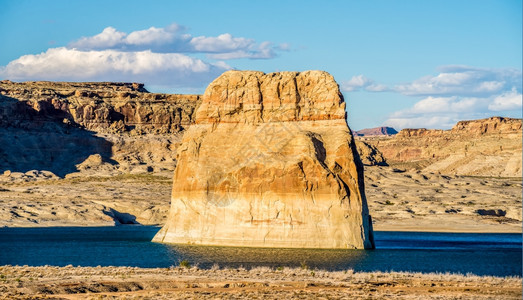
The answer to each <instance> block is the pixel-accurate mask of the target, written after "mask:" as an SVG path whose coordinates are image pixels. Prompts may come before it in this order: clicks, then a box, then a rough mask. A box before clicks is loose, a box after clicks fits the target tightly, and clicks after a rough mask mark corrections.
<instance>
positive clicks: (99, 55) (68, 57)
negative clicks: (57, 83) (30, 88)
mask: <svg viewBox="0 0 523 300" xmlns="http://www.w3.org/2000/svg"><path fill="white" fill-rule="evenodd" d="M227 67H228V66H227V65H226V64H224V63H219V64H209V63H206V62H204V61H202V60H200V59H195V58H192V57H189V56H187V55H184V54H179V53H153V52H151V51H138V52H123V51H116V50H102V51H80V50H76V49H67V48H65V47H61V48H51V49H48V50H47V51H46V52H44V53H41V54H36V55H24V56H22V57H20V58H18V59H16V60H13V61H11V62H10V63H9V64H8V65H7V66H5V67H3V68H2V69H0V77H3V78H9V79H12V80H42V79H45V80H66V81H87V80H93V81H135V82H136V81H138V82H144V81H145V82H146V83H148V84H153V85H164V86H170V87H195V86H196V87H201V86H203V85H205V84H207V83H208V82H210V81H211V80H212V79H213V78H215V77H216V76H218V75H219V74H221V73H222V72H223V71H225V70H226V69H228V68H227ZM229 68H230V67H229ZM144 79H145V80H144Z"/></svg>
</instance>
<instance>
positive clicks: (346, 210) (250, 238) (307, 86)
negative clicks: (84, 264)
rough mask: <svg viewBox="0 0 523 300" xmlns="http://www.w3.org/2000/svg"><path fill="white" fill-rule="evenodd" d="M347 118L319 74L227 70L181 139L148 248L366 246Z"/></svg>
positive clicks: (328, 79)
mask: <svg viewBox="0 0 523 300" xmlns="http://www.w3.org/2000/svg"><path fill="white" fill-rule="evenodd" d="M345 114H346V113H345V102H344V100H343V96H342V95H341V93H340V91H339V88H338V84H337V83H336V82H335V81H334V78H333V77H332V76H331V75H330V74H328V73H326V72H321V71H307V72H279V73H270V74H264V73H262V72H254V71H228V72H225V73H224V74H222V75H221V76H220V77H218V78H217V79H216V80H214V81H213V82H212V83H211V84H210V85H209V87H208V88H207V89H206V91H205V94H204V95H203V99H202V103H201V105H200V106H199V108H198V109H197V110H196V117H195V124H194V125H191V126H190V127H189V128H188V129H187V131H186V132H185V134H184V136H183V140H182V142H181V146H180V147H179V148H178V156H177V159H178V163H177V166H176V170H175V173H174V180H173V190H172V203H171V210H170V213H169V217H168V220H167V222H166V224H165V225H164V227H163V228H162V229H161V230H160V232H159V233H158V234H157V235H156V236H155V238H154V241H156V242H166V243H180V244H199V245H223V246H248V247H284V248H349V249H363V248H374V240H373V233H372V221H371V219H370V215H369V211H368V207H367V200H366V198H365V189H364V185H363V165H362V163H361V161H360V158H359V156H358V152H357V150H356V145H355V141H354V139H353V138H352V136H351V134H350V129H349V128H348V126H347V123H346V120H345Z"/></svg>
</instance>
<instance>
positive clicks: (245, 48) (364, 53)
mask: <svg viewBox="0 0 523 300" xmlns="http://www.w3.org/2000/svg"><path fill="white" fill-rule="evenodd" d="M0 2H1V3H0V4H1V5H2V10H1V11H0V39H1V40H2V47H1V50H0V79H11V80H14V81H25V80H65V81H98V80H99V81H139V82H144V83H145V84H146V87H147V88H148V89H149V90H150V91H154V92H173V93H202V92H203V91H204V89H205V87H206V86H207V84H208V83H209V82H210V81H212V79H213V78H215V77H216V76H218V75H219V74H220V73H221V72H223V71H225V70H227V69H230V68H235V69H240V70H260V71H264V72H274V71H303V70H310V69H319V70H325V71H328V72H329V73H331V74H332V75H333V76H334V78H335V79H336V80H337V81H338V83H339V84H340V87H341V89H342V92H343V94H344V95H345V99H346V101H347V103H348V105H347V111H348V121H349V125H350V126H351V128H353V129H356V130H357V129H362V128H368V127H376V126H382V125H389V126H393V127H395V128H396V129H401V128H406V127H427V128H450V127H451V126H452V125H453V124H454V123H456V121H458V120H462V119H477V118H483V117H489V116H493V115H501V116H508V117H518V118H521V107H522V99H521V91H522V79H521V69H522V10H523V8H522V1H521V0H519V1H517V0H505V1H503V0H490V1H481V0H474V1H467V0H461V1H444V0H441V1H408V0H401V1H399V0H398V1H325V2H323V1H322V2H320V1H256V2H255V1H129V0H127V1H51V0H50V1H24V0H17V1H15V0H0Z"/></svg>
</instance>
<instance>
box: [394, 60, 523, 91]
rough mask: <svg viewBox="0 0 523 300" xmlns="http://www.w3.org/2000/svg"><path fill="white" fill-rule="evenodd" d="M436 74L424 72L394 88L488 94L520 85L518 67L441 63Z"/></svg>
mask: <svg viewBox="0 0 523 300" xmlns="http://www.w3.org/2000/svg"><path fill="white" fill-rule="evenodd" d="M438 70H439V71H440V73H439V74H437V75H435V76H432V75H429V76H424V77H422V78H419V79H417V80H414V81H413V82H410V83H405V84H399V85H396V86H395V87H394V88H393V90H394V91H396V92H399V93H401V94H404V95H408V96H429V95H441V96H456V95H458V96H490V95H493V94H496V93H500V92H503V91H505V90H507V89H508V90H510V89H511V88H512V87H514V86H518V87H520V86H521V76H522V73H521V70H516V69H509V68H506V69H487V68H475V67H467V66H443V67H440V68H439V69H438Z"/></svg>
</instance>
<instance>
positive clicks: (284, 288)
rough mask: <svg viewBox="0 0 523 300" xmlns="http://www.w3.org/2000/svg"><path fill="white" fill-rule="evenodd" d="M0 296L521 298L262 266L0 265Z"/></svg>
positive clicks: (506, 292)
mask: <svg viewBox="0 0 523 300" xmlns="http://www.w3.org/2000/svg"><path fill="white" fill-rule="evenodd" d="M0 294H1V296H0V299H217V298H220V299H223V298H226V299H276V298H279V299H281V298H285V299H341V298H343V299H347V298H365V299H521V278H519V277H517V278H516V277H506V278H500V277H488V276H484V277H480V276H463V275H453V274H420V273H396V272H391V273H382V272H373V273H358V272H356V273H355V272H353V271H352V270H347V271H340V272H327V271H321V270H310V269H308V268H277V269H271V268H267V267H258V268H253V269H250V270H246V269H220V268H219V267H217V266H216V267H213V268H212V269H209V270H202V269H198V268H196V267H190V266H186V267H173V268H164V269H141V268H131V267H73V266H66V267H47V266H45V267H26V266H25V267H12V266H1V267H0Z"/></svg>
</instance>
